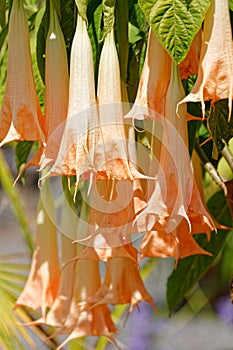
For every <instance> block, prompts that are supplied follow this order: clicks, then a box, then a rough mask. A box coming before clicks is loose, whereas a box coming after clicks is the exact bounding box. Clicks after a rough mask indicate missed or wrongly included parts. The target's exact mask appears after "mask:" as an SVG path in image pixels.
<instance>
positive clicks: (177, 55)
mask: <svg viewBox="0 0 233 350" xmlns="http://www.w3.org/2000/svg"><path fill="white" fill-rule="evenodd" d="M210 3H211V0H157V1H154V0H139V5H140V6H141V8H142V10H143V12H144V14H145V16H146V19H147V21H148V23H149V24H150V26H151V27H152V29H153V31H154V32H155V34H156V36H157V38H158V40H159V41H160V42H161V44H162V45H163V46H164V47H165V49H166V50H167V51H168V53H169V54H170V55H171V57H172V58H173V59H174V61H175V62H177V63H180V62H182V61H183V60H184V58H185V56H186V55H187V53H188V51H189V48H190V46H191V43H192V41H193V38H194V36H195V34H196V33H197V32H198V30H199V29H200V27H201V25H202V22H203V20H204V16H205V13H206V11H207V10H208V8H209V5H210Z"/></svg>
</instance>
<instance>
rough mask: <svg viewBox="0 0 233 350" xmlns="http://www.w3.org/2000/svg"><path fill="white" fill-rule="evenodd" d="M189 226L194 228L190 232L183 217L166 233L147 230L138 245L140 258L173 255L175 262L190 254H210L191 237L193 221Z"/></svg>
mask: <svg viewBox="0 0 233 350" xmlns="http://www.w3.org/2000/svg"><path fill="white" fill-rule="evenodd" d="M191 222H192V220H191ZM191 226H192V228H194V230H192V231H191V234H190V232H189V226H188V224H187V222H186V221H185V219H183V220H182V221H181V223H180V224H179V226H178V227H177V228H176V229H175V230H174V231H172V232H171V233H167V232H165V231H163V230H158V231H150V232H148V233H147V234H146V235H145V237H144V239H143V242H142V244H141V246H140V254H141V258H144V257H162V258H164V257H173V258H175V259H176V262H177V261H178V259H182V258H185V257H187V256H190V255H195V254H206V255H211V254H210V253H209V252H207V251H205V250H204V249H202V248H201V247H200V246H199V245H198V244H197V243H196V241H195V240H194V238H193V237H192V234H194V233H196V232H195V222H194V223H192V224H191ZM199 229H200V227H199ZM200 232H204V230H201V231H199V233H200Z"/></svg>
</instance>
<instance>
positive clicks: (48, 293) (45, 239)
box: [16, 183, 60, 319]
mask: <svg viewBox="0 0 233 350" xmlns="http://www.w3.org/2000/svg"><path fill="white" fill-rule="evenodd" d="M43 191H44V193H43V197H41V196H40V198H39V202H38V208H37V226H36V241H35V244H36V248H35V251H34V254H33V257H32V264H31V269H30V273H29V276H28V280H27V282H26V285H25V287H24V289H23V291H22V293H21V294H20V296H19V298H18V300H17V301H16V307H18V306H21V305H24V306H28V307H30V308H32V309H34V310H36V309H39V308H41V310H42V317H43V319H45V317H46V309H47V307H49V308H50V307H52V305H53V302H54V300H55V297H56V294H57V290H58V285H59V278H60V269H59V261H58V251H57V230H56V223H55V220H56V218H55V208H54V203H53V199H52V197H51V194H50V190H49V187H48V185H46V184H45V183H44V190H43Z"/></svg>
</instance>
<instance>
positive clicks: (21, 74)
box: [0, 0, 44, 146]
mask: <svg viewBox="0 0 233 350" xmlns="http://www.w3.org/2000/svg"><path fill="white" fill-rule="evenodd" d="M42 122H43V121H42V115H41V110H40V105H39V101H38V98H37V94H36V87H35V83H34V78H33V71H32V62H31V51H30V39H29V30H28V23H27V17H26V14H25V11H24V7H23V1H22V0H14V1H13V5H12V9H11V14H10V20H9V34H8V61H7V81H6V91H5V96H4V100H3V105H2V108H1V111H0V124H1V129H0V140H2V142H1V143H0V146H2V145H4V144H5V143H7V142H10V141H21V140H31V141H41V142H44V133H43V131H42Z"/></svg>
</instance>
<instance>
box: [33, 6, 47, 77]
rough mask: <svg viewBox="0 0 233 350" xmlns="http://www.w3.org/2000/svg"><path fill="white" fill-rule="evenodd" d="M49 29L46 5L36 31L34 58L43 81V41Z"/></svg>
mask: <svg viewBox="0 0 233 350" xmlns="http://www.w3.org/2000/svg"><path fill="white" fill-rule="evenodd" d="M48 29H49V7H48V6H47V5H46V9H45V13H44V15H43V18H42V21H41V23H40V26H39V29H38V32H37V41H36V59H37V65H38V69H39V72H40V76H41V79H42V81H43V83H45V42H46V36H47V33H48Z"/></svg>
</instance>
